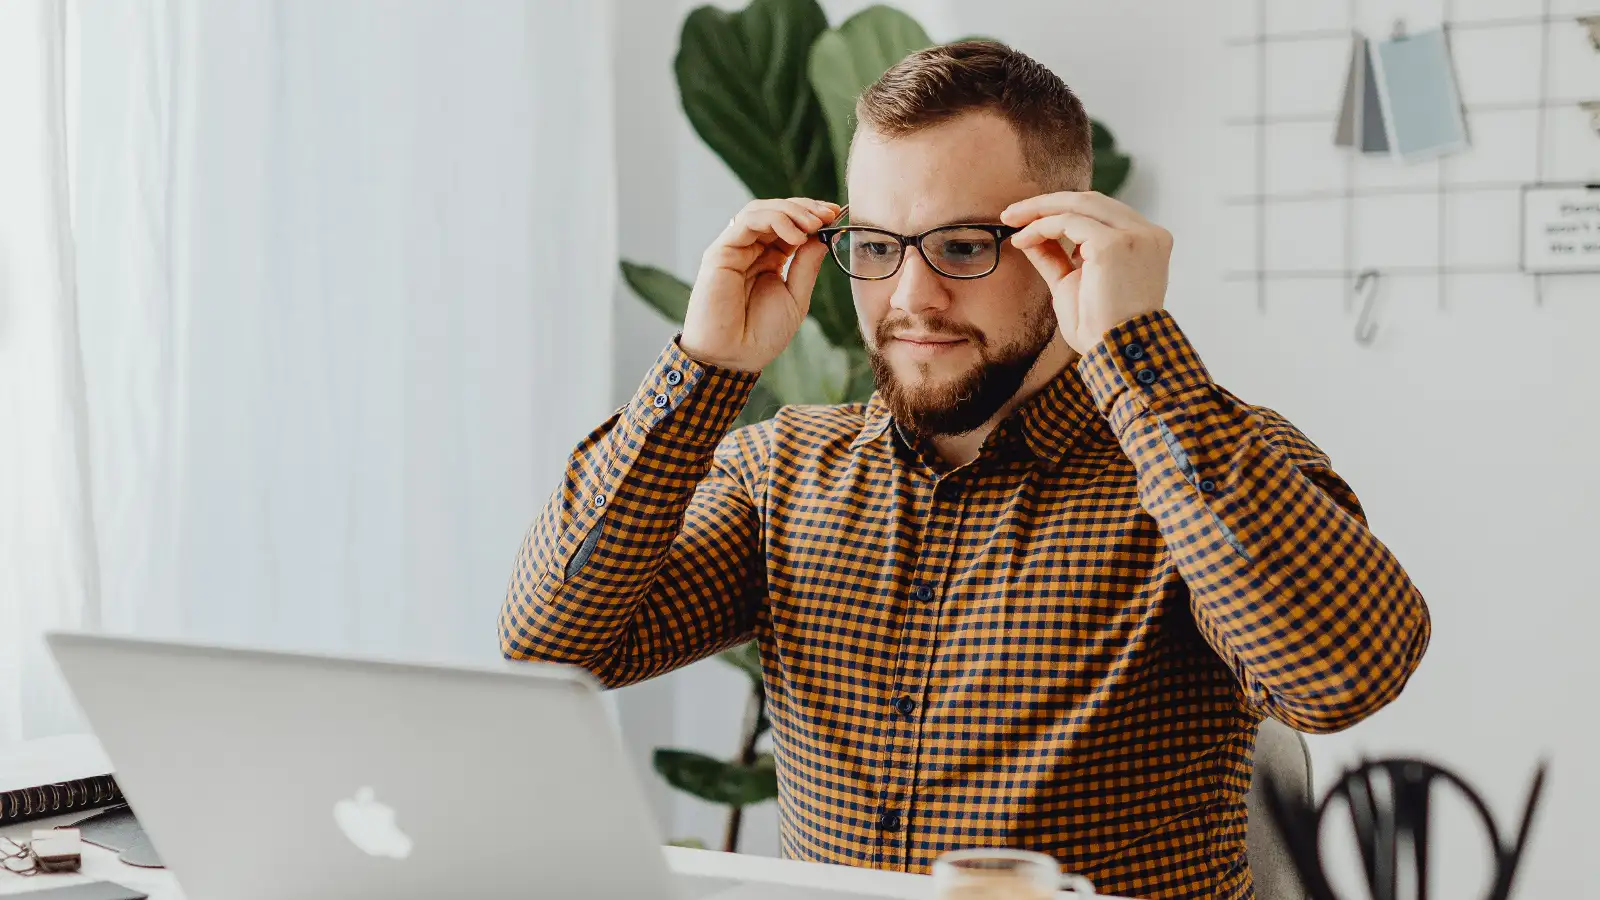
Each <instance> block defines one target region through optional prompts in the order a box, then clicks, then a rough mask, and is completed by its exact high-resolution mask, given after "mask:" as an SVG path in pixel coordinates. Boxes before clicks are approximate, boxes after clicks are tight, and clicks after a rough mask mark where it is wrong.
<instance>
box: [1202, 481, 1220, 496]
mask: <svg viewBox="0 0 1600 900" xmlns="http://www.w3.org/2000/svg"><path fill="white" fill-rule="evenodd" d="M1216 489H1217V483H1216V482H1215V481H1212V480H1211V479H1209V478H1207V479H1206V480H1204V481H1202V482H1200V490H1202V491H1204V492H1205V493H1207V494H1209V493H1211V492H1212V491H1214V490H1216Z"/></svg>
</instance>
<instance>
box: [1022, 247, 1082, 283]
mask: <svg viewBox="0 0 1600 900" xmlns="http://www.w3.org/2000/svg"><path fill="white" fill-rule="evenodd" d="M1022 252H1023V254H1024V255H1025V256H1027V257H1028V262H1031V263H1033V267H1034V268H1035V269H1037V270H1038V271H1039V274H1040V275H1041V276H1043V278H1044V280H1045V283H1046V284H1055V283H1056V282H1058V281H1060V280H1061V279H1063V278H1066V277H1067V276H1068V275H1071V274H1072V269H1073V266H1072V258H1071V257H1070V256H1069V255H1068V254H1067V248H1065V247H1063V246H1061V243H1060V242H1059V241H1043V242H1041V243H1039V244H1035V245H1034V246H1032V247H1028V248H1027V249H1025V250H1023V251H1022Z"/></svg>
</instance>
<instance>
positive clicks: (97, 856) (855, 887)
mask: <svg viewBox="0 0 1600 900" xmlns="http://www.w3.org/2000/svg"><path fill="white" fill-rule="evenodd" d="M84 815H86V814H85V813H81V812H80V813H77V814H75V815H72V816H63V817H61V818H55V819H41V820H39V821H36V822H24V823H22V824H21V825H13V826H10V827H8V828H5V829H0V834H4V835H6V836H7V837H12V838H18V839H22V838H26V837H29V836H31V835H32V834H33V829H35V828H52V827H54V826H56V825H64V824H67V823H68V822H70V821H72V820H73V819H77V818H82V817H83V816H84ZM666 854H667V864H668V866H670V867H671V869H672V871H674V872H676V873H678V874H679V875H684V876H693V877H702V878H717V879H728V880H731V881H741V882H745V883H747V884H759V885H771V886H774V887H776V888H781V890H770V891H762V892H760V893H759V894H757V893H754V892H752V893H750V896H752V897H754V896H771V897H773V898H774V900H780V898H781V900H833V898H835V897H839V895H841V894H848V895H849V900H853V898H855V897H894V898H902V900H931V898H932V897H933V879H931V878H928V877H926V876H922V875H907V874H905V873H902V872H881V871H876V870H872V869H856V868H851V867H849V866H830V865H822V864H820V863H807V862H798V861H796V860H788V859H771V858H768V857H762V856H749V855H744V854H738V853H717V852H714V851H710V850H686V849H683V848H679V847H667V848H666ZM90 880H95V881H115V882H117V883H119V884H125V885H127V886H128V887H131V888H137V889H138V890H141V891H143V892H145V893H147V894H149V895H150V900H183V893H182V891H180V890H179V889H178V885H177V882H176V880H175V879H174V878H173V877H172V873H171V872H168V871H167V870H166V869H140V868H135V867H134V866H129V865H125V864H123V863H122V862H119V861H118V860H117V856H116V854H114V853H112V852H110V851H109V850H102V849H101V848H99V847H95V846H93V845H90V844H85V845H84V848H83V871H82V873H80V874H77V875H36V876H33V877H31V878H23V877H21V876H17V875H11V874H9V873H6V872H0V896H12V895H17V896H19V897H23V898H25V897H26V896H27V893H28V892H30V891H34V890H38V889H40V888H47V887H54V886H61V885H68V884H77V883H78V882H81V881H90ZM1060 896H1061V897H1063V898H1067V900H1073V898H1074V896H1075V895H1073V894H1071V893H1065V892H1064V893H1062V894H1061V895H1060ZM840 900H846V898H840ZM1107 900H1116V898H1107Z"/></svg>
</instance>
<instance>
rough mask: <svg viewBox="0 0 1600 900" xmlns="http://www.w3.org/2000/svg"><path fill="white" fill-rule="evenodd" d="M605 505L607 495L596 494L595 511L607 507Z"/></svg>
mask: <svg viewBox="0 0 1600 900" xmlns="http://www.w3.org/2000/svg"><path fill="white" fill-rule="evenodd" d="M605 505H606V498H605V495H604V494H596V495H595V498H594V507H595V509H599V508H600V507H602V506H605Z"/></svg>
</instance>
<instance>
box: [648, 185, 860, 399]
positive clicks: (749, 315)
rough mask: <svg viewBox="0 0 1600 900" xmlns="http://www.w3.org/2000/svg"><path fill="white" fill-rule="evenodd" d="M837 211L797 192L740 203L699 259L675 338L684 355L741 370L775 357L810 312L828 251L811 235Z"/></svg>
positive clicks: (753, 368)
mask: <svg viewBox="0 0 1600 900" xmlns="http://www.w3.org/2000/svg"><path fill="white" fill-rule="evenodd" d="M838 216H839V206H838V204H835V203H828V202H826V201H822V200H808V199H806V198H804V197H791V198H789V199H788V200H752V201H751V202H750V203H747V204H745V207H744V209H742V210H740V211H739V214H738V215H736V216H734V217H733V218H732V219H730V220H729V221H728V227H727V228H725V229H723V232H722V234H720V235H718V236H717V239H716V241H714V242H713V243H712V244H711V246H710V247H708V248H706V252H705V254H704V255H703V256H702V257H701V258H700V272H699V274H697V275H696V276H695V280H694V290H693V291H691V292H690V294H689V309H688V312H687V313H685V315H684V317H683V334H682V336H681V337H679V338H678V346H679V347H680V348H682V349H683V352H684V353H687V354H688V355H689V356H690V358H692V359H694V360H695V361H697V362H701V363H705V364H707V365H712V366H717V367H720V368H724V369H737V370H740V371H745V372H758V371H760V370H761V369H764V368H766V366H767V364H768V363H770V362H772V361H773V360H775V359H777V358H778V354H780V353H782V352H783V348H785V347H787V346H788V345H789V341H791V340H792V339H793V338H794V336H795V334H796V333H797V332H798V331H799V330H800V325H801V323H803V322H804V321H805V318H806V313H807V312H808V311H809V310H810V309H811V289H812V288H813V287H814V286H815V285H816V283H817V273H818V272H819V271H820V270H821V268H822V259H823V257H825V256H827V255H828V248H827V246H826V245H825V244H823V243H822V242H821V241H819V240H815V239H814V238H813V237H812V236H813V235H815V234H816V232H817V229H819V228H822V227H823V226H825V225H827V224H828V223H830V222H832V221H833V220H834V219H836V218H838ZM791 256H792V257H793V262H792V263H791V262H790V257H791ZM786 263H788V265H789V273H788V277H787V278H785V277H784V271H783V267H784V265H785V264H786Z"/></svg>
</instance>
